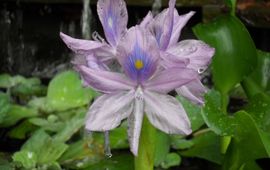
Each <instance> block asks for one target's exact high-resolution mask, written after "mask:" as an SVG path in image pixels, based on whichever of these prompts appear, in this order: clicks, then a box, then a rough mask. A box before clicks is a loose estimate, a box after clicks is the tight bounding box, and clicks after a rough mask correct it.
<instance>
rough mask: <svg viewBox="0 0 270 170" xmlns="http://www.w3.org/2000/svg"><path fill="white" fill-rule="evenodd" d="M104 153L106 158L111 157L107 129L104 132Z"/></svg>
mask: <svg viewBox="0 0 270 170" xmlns="http://www.w3.org/2000/svg"><path fill="white" fill-rule="evenodd" d="M104 153H105V156H106V157H107V158H111V157H112V153H111V147H110V135H109V131H105V132H104Z"/></svg>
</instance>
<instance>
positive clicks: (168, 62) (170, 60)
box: [160, 52, 190, 68]
mask: <svg viewBox="0 0 270 170" xmlns="http://www.w3.org/2000/svg"><path fill="white" fill-rule="evenodd" d="M161 58H162V61H161V62H160V64H161V66H162V67H163V68H171V67H180V68H185V67H187V65H189V63H190V60H189V59H188V58H181V59H180V58H177V56H175V55H173V54H170V53H167V52H161ZM175 58H177V60H175Z"/></svg>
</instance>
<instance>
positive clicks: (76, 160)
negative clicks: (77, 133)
mask: <svg viewBox="0 0 270 170" xmlns="http://www.w3.org/2000/svg"><path fill="white" fill-rule="evenodd" d="M102 159H104V152H103V145H102V144H100V143H98V142H97V141H96V140H95V139H93V140H92V141H87V140H79V141H77V142H75V143H72V144H70V145H69V148H68V149H67V150H66V152H64V154H63V155H62V156H61V158H60V159H59V162H60V163H61V165H63V166H64V167H67V168H73V169H78V166H79V168H80V169H81V168H86V167H87V166H89V165H93V164H95V163H98V162H99V161H100V160H102Z"/></svg>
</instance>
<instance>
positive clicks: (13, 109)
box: [0, 105, 38, 127]
mask: <svg viewBox="0 0 270 170" xmlns="http://www.w3.org/2000/svg"><path fill="white" fill-rule="evenodd" d="M37 115H38V111H37V110H35V109H32V108H28V107H23V106H19V105H11V106H10V109H9V110H8V113H7V114H6V115H5V117H4V119H3V122H2V123H1V124H0V127H8V126H11V125H14V124H16V123H17V122H18V121H20V120H22V119H25V118H29V117H34V116H37Z"/></svg>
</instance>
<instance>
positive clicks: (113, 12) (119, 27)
mask: <svg viewBox="0 0 270 170" xmlns="http://www.w3.org/2000/svg"><path fill="white" fill-rule="evenodd" d="M97 12H98V16H99V19H100V21H101V24H102V26H103V29H104V33H105V36H106V39H107V41H108V42H109V43H110V44H111V46H113V47H116V45H117V44H118V41H119V40H120V38H121V37H122V36H123V34H125V32H126V27H127V21H128V14H127V8H126V3H125V2H124V1H123V0H99V1H98V2H97Z"/></svg>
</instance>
